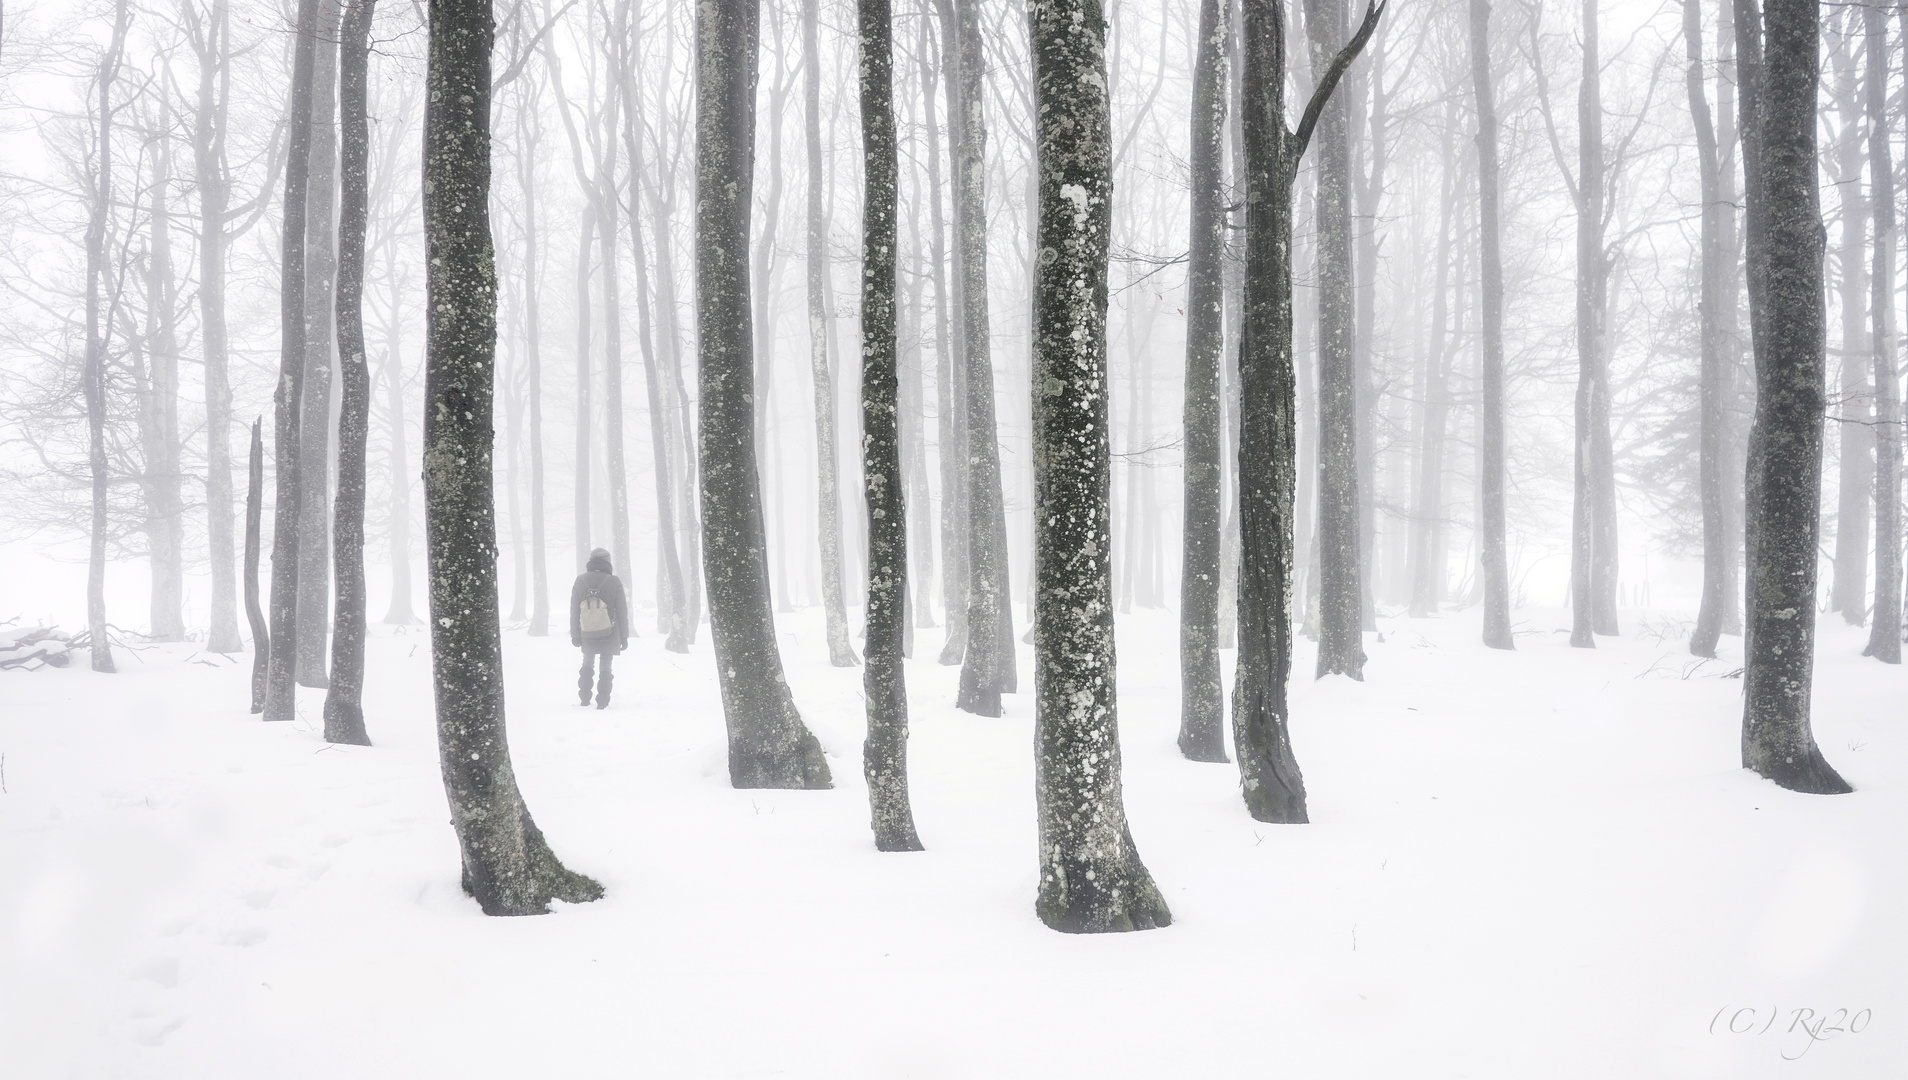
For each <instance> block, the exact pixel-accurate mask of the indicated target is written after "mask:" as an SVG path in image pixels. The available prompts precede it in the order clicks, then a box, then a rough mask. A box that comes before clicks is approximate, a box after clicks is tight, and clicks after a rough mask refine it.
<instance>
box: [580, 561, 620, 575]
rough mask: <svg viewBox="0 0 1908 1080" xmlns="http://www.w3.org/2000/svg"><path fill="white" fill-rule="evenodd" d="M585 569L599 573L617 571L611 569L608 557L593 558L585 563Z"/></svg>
mask: <svg viewBox="0 0 1908 1080" xmlns="http://www.w3.org/2000/svg"><path fill="white" fill-rule="evenodd" d="M583 569H585V570H588V571H591V572H592V573H597V574H611V573H615V571H613V570H611V569H610V561H609V560H608V559H591V560H590V561H589V562H587V563H585V564H584V566H583Z"/></svg>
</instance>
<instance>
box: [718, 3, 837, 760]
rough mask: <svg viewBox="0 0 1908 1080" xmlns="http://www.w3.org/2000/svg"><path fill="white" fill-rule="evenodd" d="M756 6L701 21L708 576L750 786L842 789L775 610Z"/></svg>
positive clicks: (725, 9) (731, 719)
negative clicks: (765, 486) (758, 251)
mask: <svg viewBox="0 0 1908 1080" xmlns="http://www.w3.org/2000/svg"><path fill="white" fill-rule="evenodd" d="M759 15H760V12H759V8H758V6H757V4H756V2H755V0H709V2H707V3H705V4H703V5H702V6H701V7H699V8H698V9H697V12H696V60H697V65H696V79H697V93H696V191H697V193H698V198H697V200H696V312H697V317H698V319H699V331H700V332H699V334H698V335H697V357H698V361H699V363H698V368H699V375H700V380H699V386H700V389H701V401H700V402H699V403H698V404H699V409H700V415H701V420H702V423H701V432H700V439H699V442H698V445H697V452H698V456H699V457H700V459H701V470H700V472H701V481H702V521H703V547H702V562H703V574H704V576H705V577H706V578H707V581H708V590H709V625H710V633H711V636H712V637H714V639H715V660H716V674H717V678H718V681H719V683H720V685H721V688H722V710H723V717H724V719H725V721H726V722H727V725H728V734H729V779H730V782H731V783H733V784H734V785H735V786H736V787H744V788H746V787H777V788H822V787H828V786H830V779H829V772H828V763H827V761H826V760H825V759H824V757H823V755H822V748H821V744H820V743H819V742H818V741H816V739H815V736H814V735H812V734H810V733H809V731H808V728H807V727H806V726H804V725H803V723H802V719H801V716H800V714H799V713H797V712H796V710H795V700H794V698H793V697H792V696H791V695H790V693H789V689H788V682H787V680H786V679H785V678H784V677H783V675H782V655H781V652H780V650H779V649H778V648H777V646H776V643H775V620H774V616H773V614H772V613H771V612H770V610H769V593H768V580H767V567H768V563H767V560H766V559H765V558H764V557H763V545H764V543H765V539H764V535H763V529H762V492H761V486H760V484H759V482H758V480H757V472H756V448H755V437H754V435H755V433H754V428H753V420H754V416H753V410H752V408H751V402H750V398H751V396H752V394H753V391H754V382H755V379H754V370H753V360H754V357H753V355H752V349H751V342H750V333H749V331H750V322H749V267H748V252H749V202H750V190H751V188H752V186H753V185H752V184H751V179H752V176H751V173H752V171H753V165H754V147H755V77H754V74H755V63H756V47H757V43H758V41H759V38H760V22H759Z"/></svg>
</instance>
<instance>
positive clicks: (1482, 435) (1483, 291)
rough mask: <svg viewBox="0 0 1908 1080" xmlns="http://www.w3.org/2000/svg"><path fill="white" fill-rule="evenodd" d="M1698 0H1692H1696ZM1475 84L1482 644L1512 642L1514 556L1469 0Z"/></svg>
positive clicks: (1478, 55) (1485, 10) (1493, 241)
mask: <svg viewBox="0 0 1908 1080" xmlns="http://www.w3.org/2000/svg"><path fill="white" fill-rule="evenodd" d="M1691 2H1694V0H1691ZM1471 84H1472V87H1473V89H1474V91H1475V93H1476V95H1477V224H1478V235H1479V241H1478V249H1479V256H1480V258H1479V264H1478V266H1479V270H1480V271H1481V276H1482V279H1483V280H1482V281H1480V282H1479V287H1478V296H1479V299H1480V301H1481V304H1480V309H1479V313H1478V314H1479V318H1480V321H1481V322H1482V329H1483V337H1484V340H1483V346H1484V349H1483V356H1482V368H1483V378H1482V380H1481V383H1482V385H1481V386H1480V387H1479V391H1480V395H1481V397H1482V399H1483V400H1482V401H1480V402H1479V405H1480V415H1479V423H1478V427H1479V439H1478V458H1479V465H1480V471H1481V473H1482V475H1480V476H1479V477H1478V487H1479V499H1478V509H1479V511H1480V513H1479V518H1480V520H1479V521H1478V523H1477V528H1478V532H1479V534H1480V535H1479V540H1480V541H1481V542H1480V543H1479V545H1478V547H1479V560H1478V569H1479V571H1480V572H1481V576H1482V577H1483V580H1484V644H1485V645H1486V646H1487V647H1489V648H1493V649H1513V648H1516V647H1517V643H1516V641H1515V640H1514V639H1513V638H1512V637H1511V627H1510V564H1509V559H1508V557H1507V555H1506V552H1505V541H1504V256H1503V253H1502V251H1501V244H1502V238H1503V231H1504V228H1503V223H1502V221H1501V215H1500V212H1499V209H1498V203H1499V199H1498V187H1497V95H1496V92H1495V91H1494V90H1493V89H1492V88H1491V6H1490V3H1489V0H1471Z"/></svg>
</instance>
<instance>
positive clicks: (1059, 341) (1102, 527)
mask: <svg viewBox="0 0 1908 1080" xmlns="http://www.w3.org/2000/svg"><path fill="white" fill-rule="evenodd" d="M1027 20H1028V24H1029V36H1030V39H1031V44H1032V47H1033V63H1034V87H1035V90H1034V100H1035V108H1034V115H1035V118H1036V119H1035V130H1036V132H1037V135H1036V138H1037V140H1038V147H1039V171H1040V200H1039V206H1040V218H1039V229H1038V236H1039V246H1040V258H1039V260H1038V263H1037V264H1036V267H1035V270H1034V281H1033V293H1034V327H1033V364H1034V367H1033V384H1034V386H1036V387H1037V388H1038V392H1037V393H1036V394H1035V403H1034V415H1033V421H1034V443H1033V459H1034V488H1035V495H1034V500H1035V504H1036V505H1038V506H1039V507H1040V508H1041V509H1040V512H1039V513H1037V514H1035V515H1034V563H1035V570H1034V578H1035V581H1036V582H1037V589H1036V597H1037V599H1036V600H1035V608H1034V672H1035V674H1034V687H1035V690H1034V698H1035V731H1036V735H1035V739H1036V745H1037V747H1038V750H1037V755H1038V756H1037V757H1036V758H1035V762H1036V769H1035V785H1036V789H1035V799H1036V803H1037V805H1038V807H1039V816H1040V889H1039V896H1038V899H1037V900H1036V902H1035V904H1034V910H1035V911H1036V912H1037V913H1038V914H1039V916H1040V920H1041V921H1042V922H1044V923H1046V924H1047V925H1048V926H1050V927H1052V928H1054V929H1055V930H1061V931H1065V932H1067V933H1103V932H1107V931H1120V930H1149V929H1152V928H1153V927H1157V926H1168V925H1170V924H1171V923H1172V921H1173V919H1172V914H1171V913H1170V912H1169V911H1168V910H1167V909H1166V900H1165V898H1164V897H1163V896H1161V895H1160V892H1159V889H1158V887H1157V886H1155V885H1154V884H1153V878H1152V875H1151V874H1150V873H1148V872H1147V869H1146V866H1145V864H1143V863H1142V862H1140V857H1139V851H1138V850H1137V849H1136V848H1135V847H1134V846H1133V837H1132V834H1131V832H1130V831H1129V830H1128V829H1127V825H1126V809H1125V805H1124V798H1123V796H1122V794H1121V790H1120V739H1119V726H1118V715H1117V712H1116V708H1117V703H1116V700H1115V695H1114V659H1115V658H1114V649H1113V605H1112V601H1113V591H1112V580H1111V577H1112V550H1111V546H1110V543H1109V541H1110V540H1111V534H1110V525H1111V522H1110V515H1109V514H1108V508H1107V495H1108V486H1109V484H1110V482H1111V463H1112V457H1111V445H1110V442H1109V439H1108V434H1109V433H1108V427H1109V418H1108V409H1107V395H1106V387H1107V385H1108V375H1109V372H1108V370H1107V359H1106V309H1107V255H1108V241H1109V240H1110V235H1109V234H1110V232H1111V228H1112V218H1113V215H1112V196H1113V148H1112V139H1111V131H1110V128H1111V117H1110V115H1109V113H1110V105H1109V102H1108V97H1107V91H1106V86H1107V79H1106V22H1105V19H1104V17H1103V16H1102V15H1101V13H1100V5H1099V3H1098V0H1033V2H1032V3H1030V4H1029V5H1028V9H1027Z"/></svg>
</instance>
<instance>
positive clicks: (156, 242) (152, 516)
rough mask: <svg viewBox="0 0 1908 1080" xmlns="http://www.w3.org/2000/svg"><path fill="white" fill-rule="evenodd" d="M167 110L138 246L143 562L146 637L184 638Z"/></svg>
mask: <svg viewBox="0 0 1908 1080" xmlns="http://www.w3.org/2000/svg"><path fill="white" fill-rule="evenodd" d="M171 126H172V115H171V108H170V105H169V104H165V103H162V104H161V108H160V113H159V128H158V132H156V133H155V137H153V138H152V140H151V147H152V174H151V182H150V188H151V199H150V206H151V211H150V214H149V215H148V217H149V220H148V229H149V234H150V236H151V238H152V239H151V243H150V245H149V247H148V248H147V251H146V326H147V330H146V344H147V353H148V355H149V356H150V358H151V359H150V362H149V365H148V369H149V370H148V377H147V407H146V408H145V409H144V410H143V412H144V416H145V420H144V422H143V423H142V424H141V425H140V427H141V429H142V432H143V434H144V436H145V437H144V438H143V439H142V442H143V443H144V449H145V454H144V456H145V466H146V467H145V476H144V478H143V483H142V484H141V485H140V486H141V488H142V489H143V493H144V496H145V503H146V521H145V532H146V551H147V555H148V562H149V564H150V565H151V568H152V573H151V612H150V622H151V626H150V632H151V636H152V639H153V640H154V641H184V640H185V636H186V627H185V611H184V608H183V605H184V602H185V506H184V499H183V496H182V493H181V491H180V479H181V471H182V467H181V465H180V463H179V336H178V333H177V330H176V321H177V312H178V305H179V286H178V282H177V280H176V279H175V278H174V277H173V273H172V212H171V207H170V206H169V205H168V203H167V199H168V198H169V197H170V195H171V187H172V139H171V134H170V128H171Z"/></svg>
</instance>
